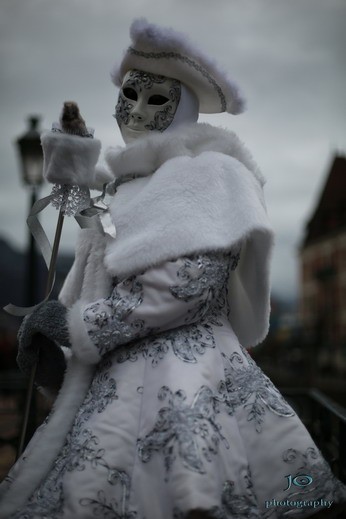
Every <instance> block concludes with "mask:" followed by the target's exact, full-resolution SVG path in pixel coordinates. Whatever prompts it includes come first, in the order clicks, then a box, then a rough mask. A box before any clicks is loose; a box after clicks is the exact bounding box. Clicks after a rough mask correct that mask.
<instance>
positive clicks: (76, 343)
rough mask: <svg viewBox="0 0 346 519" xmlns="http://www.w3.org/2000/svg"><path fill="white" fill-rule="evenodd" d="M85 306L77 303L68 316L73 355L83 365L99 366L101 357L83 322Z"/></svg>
mask: <svg viewBox="0 0 346 519" xmlns="http://www.w3.org/2000/svg"><path fill="white" fill-rule="evenodd" d="M83 310H84V305H83V304H82V303H80V302H77V303H75V304H74V305H73V306H72V308H71V309H70V310H69V311H68V314H67V324H68V329H69V333H70V338H71V343H72V353H74V355H75V356H76V357H77V359H78V360H79V361H80V362H81V363H82V364H97V363H98V362H99V361H100V360H101V356H100V354H99V352H98V350H97V348H96V346H95V344H94V343H93V342H92V341H91V340H90V338H89V335H88V332H87V330H86V328H85V325H84V321H83Z"/></svg>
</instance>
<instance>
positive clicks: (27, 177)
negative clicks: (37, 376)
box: [16, 116, 43, 306]
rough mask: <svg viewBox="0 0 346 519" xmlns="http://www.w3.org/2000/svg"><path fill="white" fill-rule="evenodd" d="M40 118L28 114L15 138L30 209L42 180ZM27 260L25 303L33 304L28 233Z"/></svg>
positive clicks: (32, 253) (31, 245) (33, 280)
mask: <svg viewBox="0 0 346 519" xmlns="http://www.w3.org/2000/svg"><path fill="white" fill-rule="evenodd" d="M39 121H40V118H39V117H37V116H30V117H29V118H28V122H29V128H28V130H27V131H26V133H24V134H23V135H22V136H21V137H19V138H18V139H17V142H16V144H17V149H18V152H19V158H20V164H21V173H22V180H23V182H24V184H25V185H26V186H28V187H29V190H30V209H31V207H32V206H33V205H34V203H35V202H36V200H37V193H38V190H39V187H40V185H41V184H42V182H43V152H42V147H41V138H40V131H39V130H38V126H39ZM27 257H28V260H27V274H26V279H27V285H26V287H27V292H26V304H27V306H32V305H33V304H35V296H36V293H35V292H36V287H37V268H36V267H37V265H36V248H35V240H34V238H33V236H32V234H31V233H30V236H29V248H28V256H27Z"/></svg>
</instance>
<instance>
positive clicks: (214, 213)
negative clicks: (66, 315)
mask: <svg viewBox="0 0 346 519" xmlns="http://www.w3.org/2000/svg"><path fill="white" fill-rule="evenodd" d="M107 162H108V164H109V166H110V168H111V169H112V171H113V174H114V175H115V176H116V177H117V178H118V179H119V178H124V179H126V177H127V176H128V175H129V174H133V175H134V176H135V177H137V178H134V179H133V180H132V181H128V182H125V183H123V184H122V185H120V187H119V188H118V191H117V193H116V194H115V196H114V197H113V200H112V203H111V205H110V213H111V217H112V219H113V222H114V224H115V227H116V238H115V239H111V238H109V239H108V243H107V245H106V248H105V259H104V263H105V266H106V269H107V271H108V272H109V274H110V275H112V276H116V277H118V278H125V277H127V276H130V275H132V274H136V273H138V272H142V271H145V270H146V269H148V268H150V267H153V266H155V265H159V264H160V263H163V262H165V261H170V260H174V259H176V258H179V257H182V256H189V255H193V254H197V253H206V252H208V251H217V250H223V251H229V250H232V249H233V248H235V247H239V244H242V254H241V261H240V265H239V266H238V269H237V271H236V274H235V275H233V276H232V281H231V280H230V288H229V297H230V304H231V308H232V309H233V311H232V316H231V320H232V326H233V329H234V331H235V332H236V334H237V335H238V337H239V339H240V342H241V343H242V344H243V345H244V346H249V345H254V344H257V343H258V342H260V341H261V340H262V339H263V338H264V336H265V335H266V333H267V330H268V318H269V258H270V253H271V247H272V230H271V226H270V224H269V221H268V217H267V213H266V208H265V203H264V197H263V189H262V187H263V183H264V181H263V177H262V175H261V174H260V173H259V171H258V168H257V167H256V165H255V163H254V161H253V160H252V158H251V156H250V154H249V153H248V152H247V151H246V150H245V148H244V146H243V145H242V144H241V143H240V141H239V140H238V138H237V137H236V136H235V135H234V134H233V133H229V132H227V131H225V130H222V129H218V128H213V127H211V126H210V125H206V124H193V125H190V126H186V127H185V128H182V129H180V130H179V132H178V131H177V130H175V131H174V132H173V131H172V132H170V133H169V132H165V133H163V134H153V135H148V136H147V137H146V138H143V139H140V140H138V142H135V143H133V144H131V145H130V146H127V147H126V148H125V149H123V150H120V151H119V150H117V151H115V150H114V149H113V150H110V151H109V152H108V153H107ZM138 177H139V178H138Z"/></svg>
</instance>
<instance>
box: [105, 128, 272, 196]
mask: <svg viewBox="0 0 346 519" xmlns="http://www.w3.org/2000/svg"><path fill="white" fill-rule="evenodd" d="M205 151H213V152H219V153H223V154H225V155H228V156H230V157H233V158H235V159H237V160H238V161H239V162H241V163H242V164H244V166H245V167H246V168H247V169H248V170H249V171H251V172H252V173H253V174H254V176H255V177H256V178H257V180H258V182H259V183H260V184H261V185H262V186H263V185H264V183H265V180H264V177H263V176H262V174H261V173H260V171H259V169H258V167H257V165H256V164H255V162H254V160H253V158H252V156H251V154H250V152H249V151H248V150H247V149H246V148H245V146H244V144H243V143H242V142H241V141H240V139H239V138H238V137H237V135H236V134H235V133H234V132H230V131H228V130H225V129H223V128H217V127H214V126H211V125H210V124H207V123H193V124H188V125H183V126H180V127H179V128H177V129H175V130H172V131H169V129H168V130H166V131H165V132H163V133H156V132H152V133H149V134H148V135H147V136H145V137H143V138H141V139H138V141H134V142H133V143H131V144H129V145H128V146H126V147H125V148H122V147H113V148H109V149H108V150H107V151H106V154H105V159H106V162H107V164H108V166H109V168H110V170H111V172H112V174H113V175H114V177H115V178H117V179H119V178H123V177H126V176H127V175H135V176H148V175H151V174H152V173H154V172H155V171H156V170H158V169H159V168H160V167H161V166H162V165H163V164H164V163H165V162H167V161H168V160H171V159H173V158H175V157H191V158H193V157H197V156H198V155H200V154H201V153H203V152H205Z"/></svg>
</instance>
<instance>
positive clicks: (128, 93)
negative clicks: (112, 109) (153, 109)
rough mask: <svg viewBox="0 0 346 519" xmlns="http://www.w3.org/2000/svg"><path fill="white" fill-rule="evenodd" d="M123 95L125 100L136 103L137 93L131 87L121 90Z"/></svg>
mask: <svg viewBox="0 0 346 519" xmlns="http://www.w3.org/2000/svg"><path fill="white" fill-rule="evenodd" d="M123 94H124V96H125V97H127V99H131V101H137V97H138V96H137V92H136V90H134V89H133V88H131V87H125V88H123Z"/></svg>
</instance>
